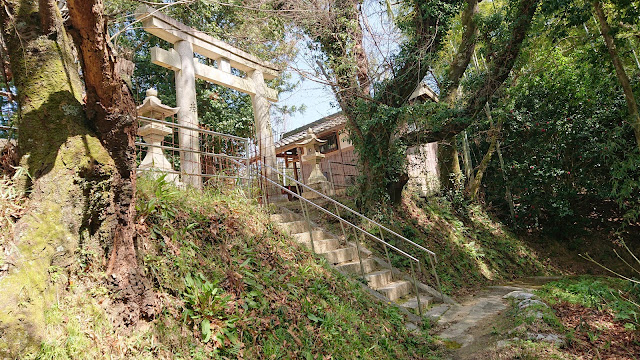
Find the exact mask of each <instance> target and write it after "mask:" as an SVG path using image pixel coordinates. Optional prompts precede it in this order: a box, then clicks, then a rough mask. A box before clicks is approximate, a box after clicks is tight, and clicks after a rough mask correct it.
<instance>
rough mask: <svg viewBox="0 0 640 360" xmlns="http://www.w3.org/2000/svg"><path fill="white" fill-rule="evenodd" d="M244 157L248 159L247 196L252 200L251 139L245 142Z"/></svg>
mask: <svg viewBox="0 0 640 360" xmlns="http://www.w3.org/2000/svg"><path fill="white" fill-rule="evenodd" d="M244 156H245V157H246V158H247V194H249V199H251V195H252V191H251V155H250V154H249V138H246V139H245V140H244Z"/></svg>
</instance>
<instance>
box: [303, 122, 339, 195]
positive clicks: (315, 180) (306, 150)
mask: <svg viewBox="0 0 640 360" xmlns="http://www.w3.org/2000/svg"><path fill="white" fill-rule="evenodd" d="M325 142H327V141H326V140H320V139H318V137H317V136H316V134H314V133H313V130H311V128H309V130H307V137H306V139H305V140H304V141H302V142H300V143H298V144H297V145H300V146H301V147H302V149H303V154H304V155H303V156H302V157H301V160H302V161H305V162H310V163H311V166H312V170H311V174H310V175H309V179H307V186H309V187H310V188H312V189H314V190H317V191H319V192H321V193H323V194H325V195H330V196H331V195H333V190H332V188H331V184H330V183H329V181H327V178H326V177H325V176H324V174H323V173H322V171H321V170H320V162H322V159H324V157H325V156H324V154H322V153H321V152H320V145H322V144H324V143H325ZM303 196H304V197H305V198H307V199H312V198H314V197H317V196H316V195H315V194H311V193H309V192H303Z"/></svg>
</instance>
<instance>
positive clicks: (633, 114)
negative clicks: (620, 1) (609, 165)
mask: <svg viewBox="0 0 640 360" xmlns="http://www.w3.org/2000/svg"><path fill="white" fill-rule="evenodd" d="M593 9H594V11H595V13H596V18H597V19H598V23H600V33H601V34H602V38H604V42H605V44H607V49H608V50H609V56H610V57H611V62H612V63H613V67H614V68H615V69H616V75H617V76H618V81H619V82H620V85H621V86H622V90H623V91H624V98H625V100H626V101H627V108H628V109H629V122H630V123H631V126H632V127H633V132H634V133H635V135H636V143H637V145H638V148H640V112H638V102H637V101H636V98H635V96H634V94H633V88H632V87H631V82H630V81H629V76H628V75H627V72H626V71H625V70H624V66H623V65H622V61H620V57H619V56H618V50H617V49H616V45H615V43H614V41H613V37H612V36H611V28H610V27H609V23H608V22H607V16H606V15H605V14H604V10H603V9H602V4H601V3H600V1H597V0H596V1H594V2H593Z"/></svg>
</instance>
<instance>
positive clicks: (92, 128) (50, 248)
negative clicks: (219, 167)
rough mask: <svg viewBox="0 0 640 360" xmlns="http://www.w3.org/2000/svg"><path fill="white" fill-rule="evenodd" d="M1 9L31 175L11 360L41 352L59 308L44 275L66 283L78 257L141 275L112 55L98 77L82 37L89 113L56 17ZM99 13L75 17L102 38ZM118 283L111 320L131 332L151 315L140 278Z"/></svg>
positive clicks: (8, 3)
mask: <svg viewBox="0 0 640 360" xmlns="http://www.w3.org/2000/svg"><path fill="white" fill-rule="evenodd" d="M0 5H2V6H1V7H0V26H1V28H2V33H3V37H4V39H5V41H6V43H7V50H8V55H9V59H10V66H11V72H12V74H13V79H14V84H15V87H16V89H17V94H18V95H17V102H18V107H19V111H18V114H19V119H18V122H17V126H18V129H19V131H18V135H19V137H18V146H19V155H20V157H21V160H20V164H21V166H23V167H24V168H25V169H27V171H28V172H29V174H30V178H25V179H23V182H22V183H23V186H25V188H26V190H27V191H28V194H29V199H28V202H27V207H28V212H27V213H26V214H25V215H24V216H23V217H22V218H21V219H20V220H19V222H18V223H17V225H16V231H15V237H14V240H13V242H14V245H15V246H14V247H12V248H13V249H14V250H13V252H12V253H11V254H9V255H8V258H9V261H10V262H11V264H12V267H11V268H10V270H9V273H8V274H7V275H6V276H4V277H2V278H1V279H0V332H2V336H0V357H12V358H13V357H16V356H18V355H17V354H20V353H22V352H24V351H28V350H33V349H36V348H38V347H39V346H40V341H41V339H42V338H43V335H44V334H45V331H46V324H45V322H44V312H45V311H46V310H47V309H48V308H49V307H50V306H52V305H54V303H55V291H54V289H55V288H54V286H53V279H50V278H49V275H48V274H49V269H50V266H55V267H56V268H61V269H64V270H65V272H66V273H67V274H71V273H74V272H75V271H78V269H77V264H78V259H77V258H76V256H77V254H78V250H79V249H83V250H84V251H85V252H86V253H90V254H94V255H93V256H91V257H90V259H89V260H88V261H90V262H92V263H93V264H94V266H97V267H98V268H100V266H101V265H100V264H101V263H103V262H106V261H105V260H106V258H108V257H109V258H110V259H109V263H110V264H112V265H111V266H110V267H109V269H110V270H111V271H112V273H113V274H114V275H116V280H120V278H119V277H120V276H121V275H123V274H124V273H126V272H129V273H136V272H137V268H138V267H137V261H136V257H135V249H134V247H133V235H134V233H133V231H132V229H133V227H132V226H133V215H134V213H133V209H134V203H133V195H134V192H133V191H134V187H133V186H134V185H135V183H134V181H135V178H134V176H135V173H134V172H133V170H134V165H133V164H134V163H133V159H134V152H133V142H132V141H133V137H132V136H133V131H134V128H133V124H134V119H135V117H133V116H132V115H133V114H134V113H133V111H134V110H135V107H134V104H133V100H132V98H131V97H130V94H129V93H128V92H126V90H125V89H124V88H123V87H122V86H120V84H117V81H116V80H115V79H117V78H116V77H115V76H113V71H112V69H113V67H110V66H112V65H113V57H112V55H110V56H109V57H103V58H108V59H109V61H103V62H102V64H103V65H104V66H101V67H99V66H98V65H97V64H99V63H100V62H99V61H95V58H94V57H92V54H90V51H87V50H88V49H89V48H90V47H92V46H93V47H95V48H98V49H99V50H98V51H95V52H94V54H96V53H100V52H102V54H107V53H108V51H109V50H107V42H106V40H105V38H102V39H100V38H97V37H94V38H91V37H90V36H88V35H87V32H83V31H82V29H81V30H79V31H78V34H79V35H80V36H81V37H82V36H84V38H83V40H84V41H83V42H81V44H82V45H83V47H84V48H83V49H81V51H82V53H83V55H84V56H83V58H84V63H83V65H84V68H83V71H82V74H83V75H84V76H85V84H86V86H87V89H86V93H87V95H86V96H87V104H86V106H85V104H84V101H83V86H82V85H83V83H82V81H81V78H80V75H79V74H80V72H79V70H78V68H77V65H76V59H75V58H74V55H73V54H74V53H73V51H72V45H73V44H72V41H71V39H70V38H69V36H68V34H67V32H66V30H65V29H64V28H63V26H62V24H63V21H62V19H61V17H60V12H59V11H58V9H57V8H52V7H51V5H52V2H51V1H43V0H0ZM40 5H42V7H41V6H40ZM99 5H100V4H96V3H94V2H91V4H90V6H89V7H88V8H85V9H83V11H82V13H80V14H81V17H82V18H84V19H88V20H86V24H87V27H91V28H92V29H93V30H91V31H95V32H98V33H100V32H102V31H104V30H105V27H104V22H98V21H96V22H93V21H95V20H96V18H95V15H96V14H98V13H99V12H100V11H101V7H100V6H99ZM83 6H86V4H83ZM84 10H86V11H84ZM77 14H78V13H76V15H77ZM87 42H91V44H88V43H87ZM108 54H110V53H108ZM105 99H108V101H105ZM123 108H125V109H128V110H127V111H122V110H121V109H123ZM118 109H120V110H118ZM123 113H124V114H126V115H123ZM123 160H124V161H123ZM109 254H110V256H109ZM111 259H115V260H111ZM123 277H125V276H123ZM109 278H112V277H109ZM125 278H126V280H131V277H130V276H128V277H125ZM122 283H123V282H121V281H117V282H116V284H114V285H116V286H115V287H114V288H113V289H114V290H118V294H120V295H118V296H119V298H118V299H120V300H122V301H120V302H118V301H116V302H115V303H116V304H118V303H121V304H125V303H126V306H125V305H122V306H119V305H116V306H115V307H114V310H115V311H116V315H122V318H123V321H124V323H133V322H135V321H136V320H137V319H138V318H139V317H141V316H145V315H148V314H150V311H149V310H147V309H149V306H148V305H149V302H148V300H144V299H148V296H147V297H142V296H141V294H147V295H148V292H145V289H147V288H146V287H145V286H144V285H141V284H144V281H141V280H140V276H138V277H137V278H136V279H135V284H132V281H129V284H130V285H131V286H129V287H128V288H124V287H123V286H122ZM134 285H135V286H134ZM18 304H21V306H18Z"/></svg>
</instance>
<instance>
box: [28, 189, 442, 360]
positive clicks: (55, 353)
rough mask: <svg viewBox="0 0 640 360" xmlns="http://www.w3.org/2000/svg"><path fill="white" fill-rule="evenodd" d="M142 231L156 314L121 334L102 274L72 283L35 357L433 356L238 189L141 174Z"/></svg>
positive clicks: (423, 333)
mask: <svg viewBox="0 0 640 360" xmlns="http://www.w3.org/2000/svg"><path fill="white" fill-rule="evenodd" d="M137 212H138V220H137V232H138V241H139V245H140V247H141V249H143V254H142V257H143V259H144V268H145V271H146V273H147V276H148V278H150V279H151V280H152V282H153V285H154V288H155V290H156V292H157V293H158V298H159V300H160V307H161V310H160V313H159V315H158V316H156V317H155V319H152V320H150V321H149V322H146V323H144V324H141V325H139V326H138V327H136V328H135V329H133V330H132V329H128V330H126V331H125V330H123V329H114V328H113V327H112V325H111V322H110V321H108V318H109V316H108V315H106V314H107V313H108V312H105V311H104V309H105V308H108V307H109V303H110V298H109V294H108V291H107V289H106V288H105V287H104V285H103V284H104V282H100V281H93V279H100V278H101V276H104V274H100V273H92V272H91V269H86V273H85V274H84V275H82V276H81V277H82V279H77V280H76V281H77V283H78V284H74V278H72V279H65V280H64V282H63V283H62V284H63V288H65V287H66V296H64V297H63V298H61V299H60V301H59V303H58V304H57V305H56V306H54V307H53V308H52V309H50V310H49V311H48V313H47V321H48V324H49V325H48V326H49V327H50V329H49V332H50V334H52V336H51V337H50V338H48V339H46V341H44V342H43V344H42V346H41V349H40V352H39V353H38V354H33V356H32V357H33V358H39V359H61V358H78V359H94V358H127V359H156V358H160V359H432V358H437V357H438V350H437V348H436V345H434V340H433V339H432V338H431V337H430V336H429V335H428V328H427V325H425V326H423V328H421V329H418V330H417V331H415V332H409V331H408V330H406V327H405V326H406V325H405V322H406V319H405V318H404V315H402V314H401V313H400V312H399V311H398V310H397V309H396V308H394V307H390V306H386V305H385V304H382V303H379V302H377V301H375V300H374V299H373V298H372V297H370V295H369V294H367V293H366V292H365V291H364V290H362V288H361V286H360V285H359V284H357V283H354V282H352V281H349V280H348V279H346V278H345V277H343V276H342V275H340V274H338V273H337V272H335V271H333V270H332V269H331V268H330V266H329V265H328V264H327V263H326V262H325V261H324V260H322V259H320V258H319V257H315V256H313V255H312V254H311V253H310V252H309V251H308V250H306V249H305V248H303V247H301V246H300V245H298V244H297V243H295V241H292V240H291V239H290V238H288V237H287V236H286V235H284V234H282V233H280V232H279V231H278V230H277V229H276V228H275V227H274V225H273V224H271V223H270V222H269V219H268V216H267V214H265V213H264V212H262V211H261V209H260V208H259V207H258V206H257V204H256V203H255V202H254V201H249V200H247V199H246V198H245V197H244V196H243V195H242V194H241V193H240V192H234V191H230V192H220V191H214V190H208V191H204V192H198V191H195V190H181V189H177V188H175V187H173V186H172V185H170V184H168V183H167V182H166V181H164V180H163V179H159V180H153V179H148V178H141V179H138V193H137Z"/></svg>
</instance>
